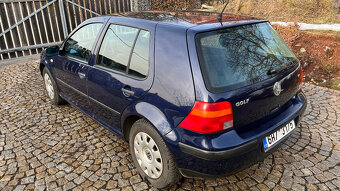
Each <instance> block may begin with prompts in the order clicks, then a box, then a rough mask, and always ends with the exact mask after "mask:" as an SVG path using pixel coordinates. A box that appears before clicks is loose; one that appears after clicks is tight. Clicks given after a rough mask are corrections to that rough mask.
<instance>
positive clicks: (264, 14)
mask: <svg viewBox="0 0 340 191" xmlns="http://www.w3.org/2000/svg"><path fill="white" fill-rule="evenodd" d="M241 2H242V3H241V7H240V10H239V12H238V13H239V14H245V15H251V16H255V17H259V18H265V19H268V20H270V21H290V22H306V23H314V24H325V23H328V24H332V23H340V14H339V13H337V12H336V10H335V9H334V7H333V0H319V2H320V4H319V6H318V5H317V3H316V2H317V0H242V1H241ZM215 7H216V8H218V11H220V10H221V9H222V8H223V5H217V4H216V3H215ZM235 8H236V1H231V3H230V4H229V5H228V10H229V12H235Z"/></svg>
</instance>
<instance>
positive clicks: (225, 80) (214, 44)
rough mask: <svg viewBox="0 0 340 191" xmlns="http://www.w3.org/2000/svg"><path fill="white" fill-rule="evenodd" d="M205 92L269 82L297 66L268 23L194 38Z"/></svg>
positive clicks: (214, 32) (229, 29)
mask: <svg viewBox="0 0 340 191" xmlns="http://www.w3.org/2000/svg"><path fill="white" fill-rule="evenodd" d="M196 45H197V51H198V57H199V61H200V65H201V69H202V72H203V77H204V81H205V83H206V86H207V88H208V90H210V91H213V92H225V91H230V90H233V89H237V88H241V87H244V86H247V85H250V84H254V83H256V82H259V81H262V80H265V79H268V78H270V77H272V76H273V75H275V74H276V73H280V72H281V71H283V70H285V69H288V68H290V67H292V66H294V65H295V64H297V63H298V60H297V59H296V57H295V55H294V54H293V53H292V51H291V50H290V49H289V48H288V46H287V45H286V44H285V43H284V41H283V40H282V39H281V37H280V36H279V35H278V34H277V32H276V31H275V30H274V29H273V27H272V26H271V25H270V24H269V23H259V24H252V25H244V26H239V27H234V28H228V29H222V30H217V31H211V32H204V33H199V34H197V35H196Z"/></svg>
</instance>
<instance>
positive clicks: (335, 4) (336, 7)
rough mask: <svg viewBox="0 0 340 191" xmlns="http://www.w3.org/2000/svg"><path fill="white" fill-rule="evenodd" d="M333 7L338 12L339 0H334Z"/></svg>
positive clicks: (339, 8) (339, 9)
mask: <svg viewBox="0 0 340 191" xmlns="http://www.w3.org/2000/svg"><path fill="white" fill-rule="evenodd" d="M334 8H335V9H336V10H337V11H338V13H340V0H334Z"/></svg>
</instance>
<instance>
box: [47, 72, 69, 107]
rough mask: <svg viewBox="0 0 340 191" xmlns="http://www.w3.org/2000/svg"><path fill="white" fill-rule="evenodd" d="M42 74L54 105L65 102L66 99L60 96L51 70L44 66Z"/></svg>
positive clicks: (48, 94)
mask: <svg viewBox="0 0 340 191" xmlns="http://www.w3.org/2000/svg"><path fill="white" fill-rule="evenodd" d="M42 76H43V80H44V84H45V89H46V92H47V96H48V97H49V98H50V101H51V103H52V104H54V105H61V104H64V103H65V100H64V99H63V98H61V97H60V95H59V90H58V88H57V85H56V83H55V81H54V80H53V77H52V75H51V73H50V71H49V70H48V69H47V68H46V67H44V69H43V72H42Z"/></svg>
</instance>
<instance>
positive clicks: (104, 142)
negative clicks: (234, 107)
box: [0, 62, 340, 191]
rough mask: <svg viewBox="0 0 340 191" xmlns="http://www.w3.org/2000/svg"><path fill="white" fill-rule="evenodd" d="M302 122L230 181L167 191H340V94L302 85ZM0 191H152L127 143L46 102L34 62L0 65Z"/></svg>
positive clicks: (190, 182) (195, 182) (188, 182)
mask: <svg viewBox="0 0 340 191" xmlns="http://www.w3.org/2000/svg"><path fill="white" fill-rule="evenodd" d="M304 91H305V93H306V95H307V97H308V99H309V104H308V107H307V110H306V114H305V117H304V119H303V121H302V123H301V125H300V126H299V128H297V130H296V131H295V132H294V133H293V134H292V136H291V137H290V138H289V139H288V140H287V142H286V143H285V144H283V145H282V146H281V148H280V149H278V151H276V152H275V153H274V154H272V155H270V156H269V157H268V158H266V159H265V160H264V161H262V162H259V163H257V164H255V165H253V166H252V167H251V168H248V169H246V170H244V171H242V172H239V173H237V174H235V175H232V176H229V177H226V178H218V179H185V178H183V179H182V180H181V181H180V182H179V183H178V184H177V185H174V186H173V187H171V188H170V189H171V190H176V189H178V190H228V189H229V190H270V189H273V190H285V189H287V190H299V191H303V190H340V99H339V96H340V93H339V92H335V91H329V90H327V89H324V88H320V87H317V86H312V85H306V86H305V87H304ZM0 153H1V155H0V189H1V188H2V189H3V190H13V189H14V190H32V189H36V190H44V189H47V190H50V189H51V190H68V189H74V190H81V189H88V190H99V189H105V190H106V189H117V190H119V189H123V190H144V189H148V190H149V189H150V190H155V189H154V188H153V187H152V186H151V185H150V184H149V183H148V182H146V181H143V180H142V179H141V177H140V176H139V175H138V174H137V171H136V169H135V168H134V165H133V163H132V159H131V156H130V154H129V150H128V144H127V143H126V142H124V141H123V140H122V139H121V138H119V137H117V136H116V135H114V134H113V133H110V132H109V131H107V130H106V129H104V128H103V127H101V126H100V125H99V124H98V123H96V122H94V121H93V120H92V119H90V118H89V117H87V116H85V115H84V114H82V113H81V112H79V111H78V110H76V109H75V108H73V107H71V106H70V105H65V106H61V107H56V106H53V105H51V104H50V103H49V101H48V98H47V96H46V92H45V90H44V88H43V81H42V78H41V77H40V75H39V70H38V63H33V62H32V63H28V64H13V65H9V66H2V67H1V66H0Z"/></svg>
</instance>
